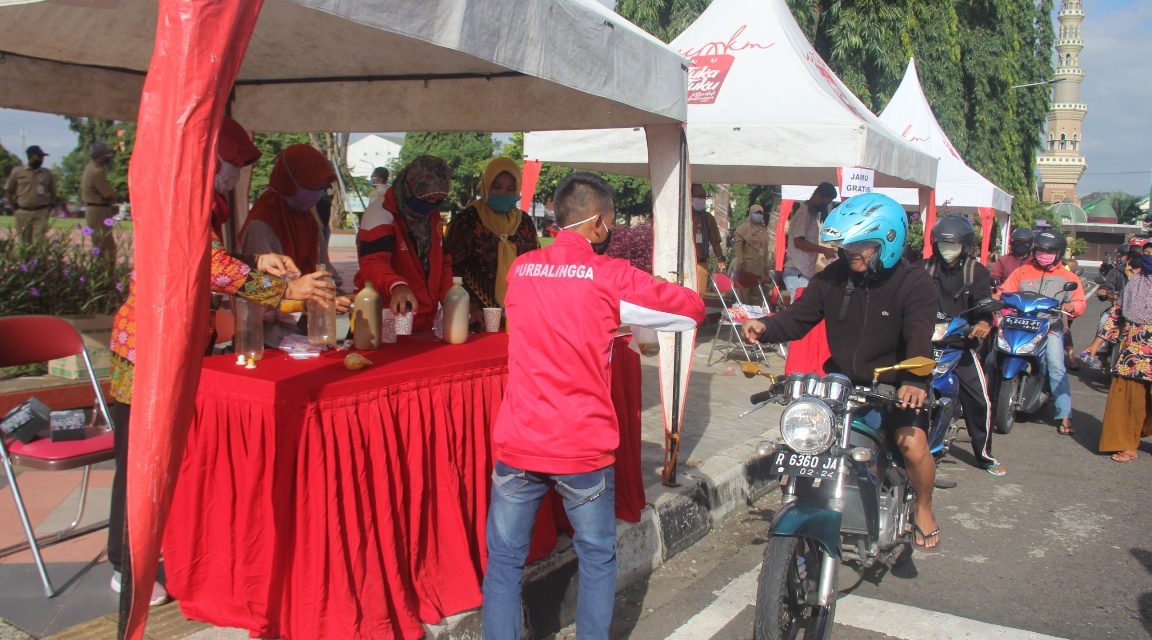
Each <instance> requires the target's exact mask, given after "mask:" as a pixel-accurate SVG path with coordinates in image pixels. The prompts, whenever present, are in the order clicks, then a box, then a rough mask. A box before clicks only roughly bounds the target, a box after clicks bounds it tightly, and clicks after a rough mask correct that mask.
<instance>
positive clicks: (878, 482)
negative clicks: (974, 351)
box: [744, 357, 936, 640]
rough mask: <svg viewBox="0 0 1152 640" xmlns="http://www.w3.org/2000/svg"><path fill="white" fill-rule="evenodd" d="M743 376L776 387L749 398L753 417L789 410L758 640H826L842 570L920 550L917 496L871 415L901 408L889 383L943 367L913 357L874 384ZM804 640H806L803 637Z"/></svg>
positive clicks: (775, 464) (774, 457)
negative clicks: (914, 527) (915, 540)
mask: <svg viewBox="0 0 1152 640" xmlns="http://www.w3.org/2000/svg"><path fill="white" fill-rule="evenodd" d="M748 365H750V366H751V369H748V368H745V370H744V373H745V375H747V376H749V377H752V376H754V375H757V374H758V373H759V375H764V376H765V377H768V378H769V379H771V380H773V384H772V386H771V387H770V388H769V389H768V390H767V391H764V392H761V393H758V394H755V395H753V396H752V397H751V399H750V400H751V402H752V403H753V405H755V406H754V407H753V408H752V409H750V410H749V411H746V412H745V415H747V414H748V413H751V412H752V411H755V410H756V409H758V408H760V407H762V406H764V405H766V404H768V403H769V402H778V403H779V404H783V405H786V408H785V409H784V413H783V414H782V415H781V418H780V431H781V434H782V436H783V438H784V442H783V444H782V445H780V446H779V447H777V448H776V450H775V451H774V452H772V453H771V455H770V457H769V461H770V463H771V464H772V468H773V469H774V470H775V471H776V472H777V473H778V474H779V475H781V476H782V478H783V480H782V482H781V489H782V491H783V506H782V507H781V509H780V511H779V512H778V513H777V514H776V517H775V518H774V519H773V520H772V524H771V526H770V528H769V533H770V536H771V539H770V540H769V541H768V547H767V549H766V550H765V553H764V561H763V564H762V566H761V569H760V575H759V578H758V581H757V592H756V616H755V626H754V633H753V636H754V637H755V638H756V640H779V639H781V638H788V639H792V638H797V637H804V638H806V639H809V640H810V639H818V640H819V639H825V638H828V636H829V634H830V633H831V631H832V622H833V618H834V617H835V612H836V590H837V585H836V574H837V571H838V569H839V567H840V564H841V562H852V563H855V564H856V565H858V566H859V567H861V569H867V568H869V567H873V566H875V565H877V563H883V564H885V565H887V566H892V565H893V564H895V562H896V560H897V558H899V557H900V556H901V554H902V553H903V552H904V550H905V549H906V548H908V545H910V544H911V542H912V532H911V528H910V521H911V514H912V513H913V510H914V506H915V494H914V492H913V491H912V485H911V483H910V482H909V479H908V476H907V473H906V472H905V470H904V467H903V464H902V459H901V458H900V456H899V455H898V453H897V452H896V451H894V450H892V449H890V448H889V447H890V442H889V438H888V437H887V436H886V434H885V433H884V431H883V428H882V425H881V424H880V414H879V413H878V412H876V411H873V410H872V409H873V408H875V407H877V406H882V405H885V404H889V403H893V402H895V394H894V390H893V389H892V388H891V387H889V386H887V385H880V384H878V379H879V376H880V375H881V374H884V373H886V372H889V371H911V372H912V373H914V374H915V375H920V376H927V375H929V374H930V373H932V369H933V367H935V365H936V362H935V361H933V360H932V359H930V358H922V357H917V358H911V359H909V360H905V361H904V362H901V363H899V364H896V365H893V366H890V367H882V368H879V369H876V370H874V372H873V374H874V377H873V380H872V384H871V385H867V386H853V385H852V382H851V381H850V380H849V379H848V377H847V376H844V375H840V374H830V375H827V376H823V377H821V376H819V375H817V374H795V373H794V374H791V375H789V376H787V377H786V378H782V379H779V380H777V379H775V378H774V377H772V376H771V375H770V374H765V373H762V372H759V371H758V368H757V367H756V365H755V364H753V363H748ZM801 634H802V636H801Z"/></svg>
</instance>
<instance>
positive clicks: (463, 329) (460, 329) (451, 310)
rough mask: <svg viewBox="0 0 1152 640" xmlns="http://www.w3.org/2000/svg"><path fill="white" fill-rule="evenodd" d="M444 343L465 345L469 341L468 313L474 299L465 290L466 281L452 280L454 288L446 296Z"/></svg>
mask: <svg viewBox="0 0 1152 640" xmlns="http://www.w3.org/2000/svg"><path fill="white" fill-rule="evenodd" d="M443 304H444V342H447V343H448V344H464V343H465V342H467V341H468V313H469V311H470V308H469V307H470V306H471V304H472V298H471V296H469V295H468V291H467V290H466V289H465V288H464V279H463V278H460V277H454V278H452V288H450V289H448V292H447V293H445V294H444V303H443Z"/></svg>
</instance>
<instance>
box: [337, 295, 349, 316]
mask: <svg viewBox="0 0 1152 640" xmlns="http://www.w3.org/2000/svg"><path fill="white" fill-rule="evenodd" d="M351 308H352V298H349V297H348V296H336V313H348V310H349V309H351Z"/></svg>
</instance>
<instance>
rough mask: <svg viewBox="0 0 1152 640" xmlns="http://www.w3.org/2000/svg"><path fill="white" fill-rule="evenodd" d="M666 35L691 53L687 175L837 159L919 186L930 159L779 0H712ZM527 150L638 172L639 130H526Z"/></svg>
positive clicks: (819, 168)
mask: <svg viewBox="0 0 1152 640" xmlns="http://www.w3.org/2000/svg"><path fill="white" fill-rule="evenodd" d="M671 46H672V47H673V48H674V49H676V50H677V51H679V52H680V53H681V54H683V55H684V56H685V57H687V58H688V59H689V61H690V63H691V67H690V71H689V74H690V75H689V90H688V149H689V157H690V158H691V163H692V175H693V180H694V181H697V182H735V183H748V184H789V183H795V184H809V183H810V184H816V183H819V182H822V181H828V182H835V181H836V168H837V167H866V168H870V169H874V170H875V171H876V179H875V182H876V185H877V186H907V187H916V186H919V185H927V186H931V185H932V184H934V182H935V177H936V159H935V158H934V157H932V156H930V155H929V154H926V153H924V152H922V151H920V150H918V149H916V148H915V147H913V146H911V145H909V144H907V143H906V142H904V141H902V140H900V138H899V136H897V135H895V134H894V133H892V132H891V131H890V130H889V129H888V128H886V127H885V126H884V125H883V124H881V123H880V121H879V120H878V119H877V118H876V116H874V115H873V114H872V113H871V112H869V111H868V109H867V108H866V107H865V106H864V105H863V103H861V102H860V100H859V99H857V98H856V97H855V96H854V95H852V92H851V91H849V90H848V88H847V87H845V86H844V84H843V83H842V82H841V81H840V79H839V78H837V77H836V75H835V74H834V73H832V71H831V70H830V69H829V68H828V65H826V64H825V63H824V61H823V60H822V59H821V58H820V56H819V55H818V54H817V53H816V51H815V50H814V49H813V48H812V45H811V44H809V42H808V41H807V40H806V39H805V37H804V34H803V33H802V32H801V31H800V28H799V27H798V26H797V25H796V21H795V20H794V19H793V17H792V14H791V12H790V11H789V9H788V6H787V4H786V2H785V0H715V1H714V2H712V4H711V5H710V6H709V7H708V9H707V10H706V11H705V12H704V13H703V14H701V16H700V17H699V18H698V19H697V20H696V22H694V23H693V24H692V25H691V26H689V27H688V28H687V29H686V30H685V31H684V33H682V34H680V35H679V36H678V37H677V38H676V39H675V40H673V41H672V43H671ZM524 151H525V155H526V156H527V157H528V159H531V160H542V161H544V162H552V163H557V164H563V165H567V166H573V167H579V168H585V169H591V170H598V171H609V172H613V173H620V174H625V175H635V176H644V175H647V166H646V164H647V153H646V147H645V139H644V132H643V131H641V130H639V129H616V130H611V131H567V132H536V133H529V134H528V135H526V136H525V138H524Z"/></svg>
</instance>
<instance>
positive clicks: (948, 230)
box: [932, 216, 976, 247]
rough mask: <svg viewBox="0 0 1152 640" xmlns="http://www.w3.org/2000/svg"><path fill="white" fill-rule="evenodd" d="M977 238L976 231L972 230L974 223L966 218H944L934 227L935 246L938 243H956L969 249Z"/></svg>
mask: <svg viewBox="0 0 1152 640" xmlns="http://www.w3.org/2000/svg"><path fill="white" fill-rule="evenodd" d="M975 237H976V230H975V229H973V228H972V222H971V221H970V220H968V218H966V217H964V216H943V217H941V218H940V219H939V220H937V221H936V226H934V227H932V244H933V245H935V244H936V243H937V242H954V243H956V244H960V245H964V247H968V245H970V244H972V239H973V238H975Z"/></svg>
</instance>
